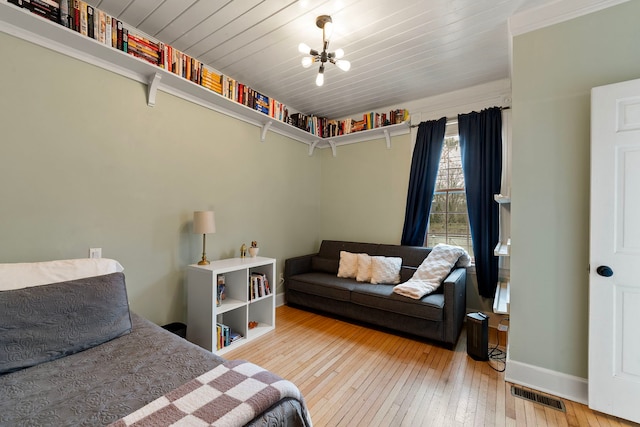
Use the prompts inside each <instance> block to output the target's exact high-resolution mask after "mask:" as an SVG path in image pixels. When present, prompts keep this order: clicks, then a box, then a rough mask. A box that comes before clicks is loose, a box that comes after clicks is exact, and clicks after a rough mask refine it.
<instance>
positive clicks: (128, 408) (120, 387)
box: [0, 313, 305, 426]
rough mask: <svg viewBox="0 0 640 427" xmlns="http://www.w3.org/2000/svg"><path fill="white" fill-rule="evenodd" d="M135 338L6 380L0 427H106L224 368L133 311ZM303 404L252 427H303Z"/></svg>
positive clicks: (2, 380) (278, 410) (291, 403)
mask: <svg viewBox="0 0 640 427" xmlns="http://www.w3.org/2000/svg"><path fill="white" fill-rule="evenodd" d="M131 317H132V322H133V328H132V331H131V333H130V334H127V335H124V336H121V337H119V338H116V339H114V340H111V341H109V342H106V343H104V344H101V345H98V346H96V347H93V348H90V349H88V350H84V351H81V352H79V353H76V354H73V355H70V356H66V357H63V358H60V359H57V360H53V361H51V362H46V363H42V364H39V365H36V366H33V367H30V368H26V369H22V370H20V371H17V372H12V373H8V374H4V375H1V376H0V425H1V426H22V425H24V426H27V425H28V426H45V425H53V426H85V425H91V426H93V425H106V424H109V423H111V422H114V421H116V420H118V419H120V418H121V417H123V416H125V415H127V414H129V413H131V412H133V411H135V410H136V409H138V408H140V407H142V406H144V405H145V404H147V403H149V402H150V401H152V400H154V399H156V398H158V397H160V396H162V395H163V394H166V393H167V392H169V391H171V390H173V389H175V388H176V387H178V386H180V385H182V384H184V383H186V382H188V381H189V380H191V379H193V378H195V377H197V376H199V375H201V374H203V373H204V372H206V371H208V370H210V369H212V368H214V367H215V366H217V365H219V364H221V363H223V361H224V360H223V359H221V358H220V357H217V356H215V355H213V354H211V353H209V352H207V351H205V350H204V349H201V348H200V347H197V346H195V345H193V344H191V343H189V342H188V341H186V340H183V339H182V338H180V337H178V336H177V335H174V334H172V333H170V332H168V331H165V330H164V329H162V328H160V327H159V326H157V325H155V324H153V323H151V322H149V321H148V320H146V319H144V318H142V317H140V316H137V315H135V314H134V313H131ZM303 420H304V417H303V416H302V408H301V404H300V403H299V402H298V401H297V400H286V401H281V402H280V403H279V404H277V405H275V406H273V407H272V408H270V409H269V410H268V411H266V412H265V413H264V414H262V415H261V416H260V417H259V418H256V419H255V420H254V421H253V422H252V423H250V424H249V425H251V426H261V425H270V426H277V425H283V426H284V425H286V426H305V424H304V421H303Z"/></svg>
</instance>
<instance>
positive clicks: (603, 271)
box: [596, 265, 613, 277]
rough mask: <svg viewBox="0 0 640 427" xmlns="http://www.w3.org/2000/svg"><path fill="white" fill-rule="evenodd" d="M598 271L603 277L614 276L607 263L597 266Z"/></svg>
mask: <svg viewBox="0 0 640 427" xmlns="http://www.w3.org/2000/svg"><path fill="white" fill-rule="evenodd" d="M596 273H598V274H599V275H600V276H602V277H611V276H613V270H612V269H611V267H609V266H607V265H601V266H600V267H598V268H596Z"/></svg>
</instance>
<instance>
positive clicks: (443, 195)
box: [424, 137, 473, 258]
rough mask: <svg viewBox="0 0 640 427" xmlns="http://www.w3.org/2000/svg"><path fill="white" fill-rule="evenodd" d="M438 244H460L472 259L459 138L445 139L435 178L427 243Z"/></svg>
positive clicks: (430, 244) (428, 244)
mask: <svg viewBox="0 0 640 427" xmlns="http://www.w3.org/2000/svg"><path fill="white" fill-rule="evenodd" d="M438 243H445V244H449V245H455V246H461V247H463V248H464V249H466V250H467V252H469V255H471V257H472V258H473V248H472V245H471V236H470V231H469V217H468V214H467V198H466V195H465V193H464V175H463V173H462V161H461V157H460V143H459V140H458V137H451V138H446V139H445V142H444V145H443V147H442V156H441V157H440V164H439V166H438V176H437V178H436V194H434V196H433V201H432V203H431V214H430V216H429V227H428V232H427V238H426V240H425V243H424V244H425V245H426V246H435V245H437V244H438Z"/></svg>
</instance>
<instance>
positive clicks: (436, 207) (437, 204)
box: [431, 193, 447, 213]
mask: <svg viewBox="0 0 640 427" xmlns="http://www.w3.org/2000/svg"><path fill="white" fill-rule="evenodd" d="M446 211H447V195H446V194H444V193H443V194H434V195H433V202H431V213H445V212H446Z"/></svg>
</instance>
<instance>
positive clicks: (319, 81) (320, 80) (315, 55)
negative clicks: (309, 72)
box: [298, 15, 351, 86]
mask: <svg viewBox="0 0 640 427" xmlns="http://www.w3.org/2000/svg"><path fill="white" fill-rule="evenodd" d="M316 25H317V26H318V28H320V29H322V52H319V51H317V50H315V49H311V48H310V47H309V46H308V45H307V44H305V43H300V44H299V45H298V51H299V52H300V53H302V54H304V55H309V56H305V57H304V58H302V66H303V67H304V68H309V67H310V66H311V65H312V64H313V63H314V62H320V69H319V70H318V75H317V77H316V85H318V86H322V85H323V84H324V64H325V63H326V62H330V63H332V64H334V65H336V66H337V67H338V68H340V69H341V70H342V71H349V69H350V68H351V63H350V62H349V61H346V60H344V59H342V57H344V51H343V50H342V49H337V50H336V51H335V52H329V51H328V49H329V41H330V40H331V34H332V32H333V22H332V20H331V17H330V16H329V15H320V16H318V17H317V18H316Z"/></svg>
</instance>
